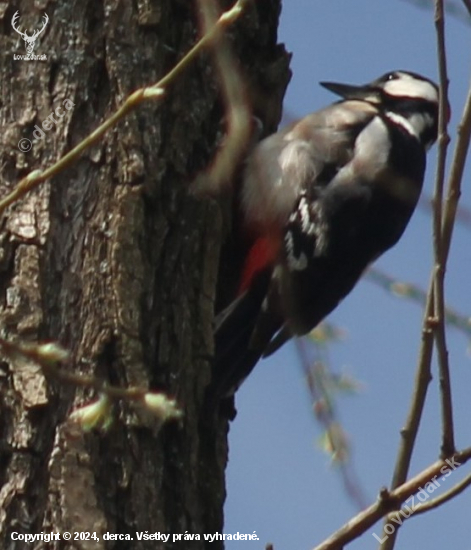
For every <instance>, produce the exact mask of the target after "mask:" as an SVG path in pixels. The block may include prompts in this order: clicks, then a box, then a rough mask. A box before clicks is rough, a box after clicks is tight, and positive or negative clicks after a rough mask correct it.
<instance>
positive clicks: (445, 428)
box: [433, 0, 455, 457]
mask: <svg viewBox="0 0 471 550" xmlns="http://www.w3.org/2000/svg"><path fill="white" fill-rule="evenodd" d="M435 27H436V33H437V54H438V68H439V75H440V105H439V107H440V109H439V117H438V155H437V174H436V183H435V196H434V216H433V221H434V224H433V243H434V252H435V280H434V293H435V302H434V306H435V308H434V317H435V321H436V325H435V345H436V348H437V356H438V369H439V380H440V398H441V411H442V449H441V452H442V456H444V457H445V456H449V455H450V454H452V453H453V452H454V450H455V442H454V429H453V406H452V397H451V384H450V367H449V362H448V350H447V345H446V333H445V297H444V296H445V291H444V283H445V269H446V258H445V257H444V255H443V252H442V210H443V187H444V181H445V164H446V153H447V148H448V144H449V142H450V138H449V136H448V134H447V123H448V118H449V115H448V113H449V106H448V75H447V66H446V48H445V16H444V6H443V0H436V3H435Z"/></svg>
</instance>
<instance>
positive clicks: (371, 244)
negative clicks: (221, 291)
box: [211, 71, 439, 399]
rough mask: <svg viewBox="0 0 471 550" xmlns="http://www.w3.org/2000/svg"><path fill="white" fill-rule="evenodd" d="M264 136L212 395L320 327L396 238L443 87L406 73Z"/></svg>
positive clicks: (433, 135) (252, 162)
mask: <svg viewBox="0 0 471 550" xmlns="http://www.w3.org/2000/svg"><path fill="white" fill-rule="evenodd" d="M321 85H322V86H323V87H324V88H327V89H328V90H330V91H331V92H333V93H334V94H336V95H338V96H340V97H341V98H342V99H341V100H340V101H338V102H336V103H333V104H332V105H330V106H328V107H326V108H324V109H321V110H320V111H317V112H315V113H312V114H310V115H308V116H306V117H305V118H303V119H301V120H299V121H298V122H295V123H293V124H291V125H290V126H288V127H287V128H285V129H283V130H281V131H279V132H277V133H275V134H273V135H271V136H269V137H267V138H266V139H264V140H262V141H261V142H260V143H259V144H258V145H257V146H256V147H255V149H254V150H253V151H252V153H251V154H250V156H249V158H248V160H247V163H246V169H245V175H244V177H243V181H242V188H241V193H240V195H241V200H240V203H241V215H242V219H243V222H242V223H243V226H244V228H245V229H244V230H245V231H246V232H248V233H249V234H250V235H252V236H253V242H252V246H251V249H250V251H249V253H248V256H247V260H246V264H245V267H244V270H243V275H242V281H241V287H240V293H239V296H238V297H237V298H236V299H235V300H234V302H233V303H232V304H230V305H229V307H227V308H226V309H225V310H223V311H222V312H220V313H219V314H218V315H217V317H216V330H215V367H214V377H213V382H212V386H211V387H212V392H213V399H214V395H216V396H217V398H218V399H221V398H223V397H227V396H230V395H232V394H233V393H234V391H235V390H236V389H237V387H238V386H239V385H240V384H241V382H242V381H243V380H244V378H245V377H246V376H247V375H248V374H249V373H250V372H251V370H252V369H253V367H254V366H255V364H256V363H257V362H258V360H259V359H260V358H261V357H266V356H268V355H270V354H272V353H273V352H274V351H276V350H277V349H278V348H279V347H280V346H282V345H283V344H284V343H285V342H286V341H287V340H289V339H290V338H292V337H295V336H301V335H305V334H307V333H308V332H310V331H311V330H312V329H313V328H315V327H316V325H318V324H319V323H320V322H321V321H322V319H324V318H325V317H326V316H327V315H328V314H329V313H330V312H331V311H332V310H334V309H335V308H336V307H337V305H338V304H339V302H340V301H341V300H342V299H343V298H344V297H345V296H346V295H347V294H348V293H349V292H350V291H351V290H352V289H353V287H354V286H355V284H356V283H357V281H358V279H359V278H360V277H361V275H362V273H363V272H364V270H365V269H366V268H367V267H368V265H369V264H370V263H371V262H373V261H374V260H376V259H377V258H378V257H379V256H380V255H381V254H383V253H384V252H385V251H386V250H388V249H389V248H391V247H392V246H393V245H395V244H396V243H397V241H398V240H399V238H400V237H401V235H402V234H403V232H404V230H405V228H406V226H407V224H408V222H409V219H410V217H411V215H412V213H413V212H414V209H415V207H416V204H417V201H418V199H419V195H420V192H421V189H422V182H423V178H424V172H425V157H426V151H427V150H428V149H429V148H430V147H431V146H432V145H433V143H434V142H435V141H436V139H437V131H438V98H439V89H438V86H437V85H436V84H435V83H434V82H432V81H431V80H429V79H427V78H424V77H423V76H420V75H419V74H416V73H413V72H408V71H393V72H389V73H386V74H385V75H383V76H381V77H380V78H378V79H376V80H374V81H373V82H371V83H369V84H366V85H363V86H352V85H347V84H338V83H334V82H321Z"/></svg>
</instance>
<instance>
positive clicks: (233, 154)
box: [193, 0, 251, 192]
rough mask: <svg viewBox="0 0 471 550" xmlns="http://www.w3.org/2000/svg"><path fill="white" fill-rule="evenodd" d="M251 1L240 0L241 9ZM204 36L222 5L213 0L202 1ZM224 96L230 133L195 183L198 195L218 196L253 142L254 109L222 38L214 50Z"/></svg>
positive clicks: (200, 5) (227, 46) (229, 50)
mask: <svg viewBox="0 0 471 550" xmlns="http://www.w3.org/2000/svg"><path fill="white" fill-rule="evenodd" d="M249 1H251V0H240V1H239V2H238V4H240V9H242V8H243V7H245V5H246V4H247V3H248V2H249ZM199 9H200V12H201V19H202V26H203V32H204V34H206V33H207V32H208V30H209V29H211V28H212V27H214V25H215V23H214V21H215V18H216V15H215V14H216V13H217V9H218V5H217V3H216V2H214V1H213V0H199ZM213 54H214V59H215V64H216V68H217V71H218V74H219V76H220V82H221V88H222V96H223V100H224V103H225V112H226V117H225V118H226V124H227V133H226V136H225V138H224V143H223V146H222V148H221V149H220V151H219V152H218V154H217V155H216V157H215V159H214V161H213V163H212V165H211V166H210V168H209V170H208V171H206V172H205V173H203V174H202V175H200V176H199V177H198V178H197V180H196V182H195V183H194V189H193V190H194V191H195V192H215V191H218V190H219V189H220V187H221V186H222V185H224V183H228V182H230V181H231V178H232V175H233V172H234V168H235V166H236V164H237V162H238V160H239V159H240V158H241V156H242V154H243V152H244V151H245V149H246V147H247V143H249V142H250V133H251V129H250V116H251V113H250V109H249V106H248V101H247V99H246V94H245V91H244V84H243V83H244V78H243V76H242V75H241V72H240V70H239V67H238V66H237V63H236V60H235V58H234V56H233V54H232V51H231V49H230V47H229V44H228V40H227V38H225V37H221V38H220V39H219V40H218V44H217V48H214V50H213Z"/></svg>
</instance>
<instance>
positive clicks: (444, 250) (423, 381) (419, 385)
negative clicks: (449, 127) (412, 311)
mask: <svg viewBox="0 0 471 550" xmlns="http://www.w3.org/2000/svg"><path fill="white" fill-rule="evenodd" d="M470 134H471V88H470V91H469V93H468V98H467V101H466V105H465V109H464V113H463V117H462V120H461V123H460V126H459V128H458V141H457V144H456V146H455V154H454V158H453V163H452V167H451V174H450V177H449V181H448V190H447V202H446V206H445V212H444V215H443V224H442V239H441V255H442V262H443V265H446V261H447V259H448V253H449V248H450V242H451V236H452V233H453V226H454V220H455V217H456V209H457V204H458V198H459V194H460V186H461V180H462V176H463V170H464V164H465V159H466V154H467V151H468V148H469V140H470ZM434 286H435V285H434V278H433V279H432V282H431V284H430V290H429V294H428V299H427V305H426V311H425V319H424V324H423V331H422V346H421V350H420V355H419V363H418V367H417V371H416V377H415V386H414V387H415V389H414V395H413V398H412V403H411V407H410V411H409V415H408V417H407V421H406V426H405V428H404V429H403V430H402V431H401V435H402V441H401V445H400V448H399V452H398V457H397V460H396V467H395V470H394V475H393V481H392V487H393V488H395V487H398V486H399V485H400V484H401V483H404V481H405V479H406V477H407V472H408V470H409V466H410V461H411V457H412V452H413V448H414V445H415V440H416V437H417V432H418V428H419V425H420V420H421V417H422V413H423V409H424V404H425V398H426V394H427V387H428V384H429V382H430V379H431V371H430V363H431V359H432V347H433V340H434V331H433V313H434V311H435V296H434ZM396 532H397V531H396ZM396 532H395V533H396ZM395 533H393V534H392V535H391V536H390V537H389V538H388V539H387V540H386V541H385V543H384V544H383V545H382V549H383V550H391V549H392V548H393V547H394V542H395Z"/></svg>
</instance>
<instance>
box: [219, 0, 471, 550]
mask: <svg viewBox="0 0 471 550" xmlns="http://www.w3.org/2000/svg"><path fill="white" fill-rule="evenodd" d="M446 25H447V49H448V70H449V77H450V103H451V106H452V120H451V126H450V131H451V136H452V144H451V148H450V153H451V151H452V150H453V145H454V141H455V140H454V136H455V133H456V124H457V121H458V120H459V117H460V114H461V111H462V108H463V102H464V98H465V95H466V93H467V88H468V86H469V83H470V75H471V62H470V61H471V40H470V37H471V25H466V24H465V23H463V22H462V21H459V20H457V19H454V18H452V17H448V19H447V23H446ZM279 40H280V42H284V43H285V44H286V47H287V49H288V51H291V52H293V54H294V55H293V60H292V64H291V68H292V70H293V78H292V81H291V84H290V87H289V90H288V93H287V96H286V98H285V109H286V111H287V112H289V114H290V115H296V116H303V115H305V114H307V113H309V112H311V111H314V110H316V109H318V108H320V107H322V106H324V105H326V104H328V103H331V102H332V101H334V100H335V98H334V97H333V96H332V95H331V94H330V93H329V92H328V91H327V90H324V89H323V88H321V87H319V86H318V82H319V81H322V80H327V81H329V80H330V81H337V82H350V83H364V82H368V81H370V80H372V79H374V78H376V77H377V76H380V75H381V74H383V73H384V72H386V71H389V70H393V69H408V70H413V71H416V72H419V73H421V74H424V75H426V76H429V77H431V78H434V79H436V78H437V73H438V70H437V60H436V39H435V29H434V23H433V11H432V10H431V9H430V10H421V9H418V8H417V7H415V6H414V5H413V4H411V3H408V2H407V1H401V0H396V1H391V0H357V1H355V2H352V1H351V0H330V1H329V2H320V1H315V0H291V1H286V2H285V4H284V7H283V12H282V16H281V26H280V31H279ZM435 156H436V147H435V148H434V149H433V150H432V151H431V152H430V153H429V164H428V170H427V175H426V180H425V186H424V190H425V193H426V194H428V195H430V194H431V193H432V189H433V185H434V169H435ZM450 156H451V155H450ZM470 181H471V170H470V168H469V167H468V169H467V173H466V177H465V179H464V183H463V194H462V199H461V204H462V205H463V206H466V207H468V208H470V207H471V195H470V187H471V186H470ZM431 224H432V221H431V218H430V217H429V216H428V215H427V214H426V213H425V212H423V211H417V212H416V213H415V215H414V217H413V220H412V221H411V223H410V225H409V227H408V229H407V231H406V233H405V235H404V237H403V238H402V240H401V242H400V243H399V244H398V245H397V247H396V248H395V249H394V250H392V251H390V252H388V253H387V254H386V255H385V256H384V257H383V258H381V259H380V260H379V261H378V263H377V265H378V267H380V268H381V269H382V270H384V271H386V272H388V273H389V274H390V275H392V276H394V277H395V278H397V279H398V280H403V281H408V282H413V283H415V284H418V285H419V286H421V287H423V288H426V287H427V285H428V281H429V278H430V272H431V266H432V260H433V258H432V248H431ZM470 239H471V232H470V229H469V228H468V229H466V228H463V227H461V226H457V228H456V231H455V236H454V241H453V245H452V250H451V255H450V261H449V265H448V270H447V288H446V292H447V294H446V298H447V302H448V303H449V305H450V306H451V307H454V308H456V309H457V310H458V311H460V312H461V313H464V314H466V315H468V316H469V315H471V300H470V297H471V292H470V281H471V246H470ZM422 316H423V312H422V310H421V308H420V307H418V306H417V305H416V304H412V303H410V302H407V301H405V300H399V299H397V298H393V297H391V296H390V295H388V294H387V293H386V292H385V291H384V290H382V289H380V288H378V287H377V286H375V285H374V284H372V283H370V282H367V281H363V282H361V283H360V284H359V285H358V286H357V288H356V289H355V290H354V291H353V293H352V294H351V295H350V296H349V297H348V298H347V299H346V300H345V301H344V303H343V304H341V306H340V307H339V308H338V309H337V311H335V312H334V313H333V314H332V315H331V316H330V319H329V320H330V321H331V322H333V323H335V324H336V325H338V326H340V327H342V328H343V329H344V330H346V331H347V338H346V340H344V341H343V342H341V343H339V344H336V345H334V346H333V347H332V349H331V351H330V363H331V366H332V368H333V369H335V370H337V371H342V370H345V371H346V372H348V373H349V374H350V375H351V376H353V377H354V378H355V379H357V380H358V381H360V382H361V384H362V390H361V393H359V394H358V395H355V396H350V397H342V398H341V399H340V401H339V404H338V405H339V411H338V413H339V418H340V420H341V421H342V424H343V427H344V429H345V430H346V431H347V432H348V435H349V438H350V443H351V445H352V447H353V462H354V465H355V468H356V471H357V473H358V476H359V479H360V484H361V486H362V488H363V489H364V492H365V493H366V496H367V499H368V501H369V502H371V503H372V502H374V501H375V499H376V497H377V495H378V491H379V489H380V488H381V487H382V486H387V485H389V483H390V480H391V477H392V471H393V467H394V462H395V459H396V453H397V448H398V443H399V431H400V429H401V427H402V425H403V424H404V421H405V418H406V414H407V412H408V407H409V402H410V398H411V394H412V387H413V377H414V373H415V368H416V363H417V357H418V350H419V346H420V334H421V322H422ZM448 348H449V355H450V363H451V371H452V380H453V398H454V407H455V417H456V418H455V423H456V442H457V446H458V447H466V446H469V445H471V429H470V424H471V423H470V421H469V420H470V416H471V415H470V412H469V407H470V400H469V395H470V388H471V357H470V354H469V353H468V352H469V341H468V340H467V339H466V338H465V337H464V336H463V335H462V334H460V333H458V332H457V331H456V330H454V329H449V330H448ZM434 376H435V378H434V380H433V382H432V384H431V387H430V391H429V398H428V400H427V408H426V412H425V415H424V417H423V420H422V425H421V431H420V435H419V438H418V445H417V447H416V453H415V455H414V460H413V463H412V469H411V471H412V473H418V472H419V471H421V470H422V469H423V468H424V467H426V466H427V465H429V464H431V463H432V462H434V461H435V460H436V459H437V458H438V453H439V445H440V433H441V428H440V409H439V401H438V392H437V372H436V363H435V362H434ZM237 408H238V416H237V418H236V419H235V421H234V422H233V424H232V427H231V432H230V462H229V467H228V476H227V479H228V486H227V489H228V497H227V502H226V508H225V513H226V527H225V532H227V533H231V532H237V531H239V532H241V533H252V532H253V531H256V532H257V534H258V536H259V538H260V541H258V542H229V543H226V548H227V549H228V550H234V549H236V548H239V547H241V546H242V545H244V547H245V548H247V547H250V548H258V549H260V548H264V545H265V543H267V542H272V543H273V544H274V547H275V550H293V549H296V550H308V549H311V548H313V547H314V546H316V545H317V544H319V543H320V542H321V541H322V540H323V539H324V538H326V537H327V536H328V535H330V534H331V533H333V532H334V531H336V530H337V529H338V528H339V527H340V526H341V525H343V524H344V523H345V522H346V521H347V520H348V519H350V518H351V517H352V516H353V515H355V513H356V512H357V510H356V508H355V506H354V505H353V503H352V502H351V501H350V500H349V499H348V497H347V496H346V494H345V491H344V488H343V485H342V482H341V478H340V475H339V472H338V470H337V469H336V468H335V467H332V465H331V464H330V459H329V457H328V456H327V455H325V454H324V453H323V452H322V451H321V450H320V449H319V448H318V446H317V444H316V440H317V438H318V437H319V435H320V433H321V427H320V426H319V425H318V424H317V423H316V421H315V419H314V417H313V414H312V412H311V404H310V398H309V394H308V391H307V388H306V385H305V383H304V379H303V372H302V369H301V366H300V364H299V360H298V358H297V355H296V352H295V348H294V346H293V345H292V344H288V345H287V346H285V347H284V348H283V349H282V350H281V351H280V352H279V353H277V354H276V355H275V357H273V358H272V359H270V360H266V361H263V362H261V363H260V364H259V365H258V366H257V368H256V369H255V371H254V373H253V374H252V375H251V377H250V378H249V380H248V381H247V382H246V383H245V384H244V385H243V387H242V388H241V390H240V392H239V393H238V396H237ZM470 471H471V469H470V467H469V465H468V467H466V466H465V467H464V468H463V472H462V473H458V472H456V473H455V474H453V475H451V476H450V477H449V478H448V479H447V480H446V481H444V482H443V487H444V488H446V489H449V488H450V487H451V486H452V485H454V484H455V483H456V482H457V481H458V480H459V479H462V477H464V475H465V474H469V472H470ZM434 496H435V494H434ZM470 510H471V489H468V490H467V492H466V493H464V494H462V495H461V496H459V497H457V498H456V499H455V500H454V501H452V502H450V503H448V504H447V505H445V506H444V507H442V508H440V509H438V510H435V511H432V512H430V513H428V514H425V515H421V516H420V517H416V518H412V519H411V520H409V521H408V522H406V525H405V526H404V527H403V528H402V532H401V533H400V535H399V540H398V543H397V548H412V547H414V548H428V549H430V550H435V549H437V550H438V549H440V550H441V549H443V548H444V547H456V548H464V547H465V546H466V544H465V541H467V542H468V545H469V541H470V539H471V534H470ZM380 525H381V524H376V526H375V527H374V528H373V529H372V530H371V531H370V532H369V533H367V534H366V535H364V536H363V537H362V538H361V539H359V540H357V541H356V542H354V543H352V544H351V545H349V546H348V548H351V549H353V550H355V549H360V548H361V549H362V550H369V549H373V548H377V547H378V543H377V541H376V540H375V539H374V538H373V536H372V535H371V533H372V532H373V531H374V532H376V533H377V534H380V532H381V530H380V529H381V527H380Z"/></svg>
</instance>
